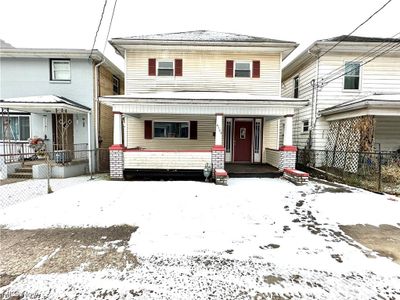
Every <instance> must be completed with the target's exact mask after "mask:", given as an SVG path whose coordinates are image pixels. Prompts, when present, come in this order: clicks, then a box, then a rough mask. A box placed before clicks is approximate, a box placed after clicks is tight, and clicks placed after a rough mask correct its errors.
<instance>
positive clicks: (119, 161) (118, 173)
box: [109, 112, 125, 180]
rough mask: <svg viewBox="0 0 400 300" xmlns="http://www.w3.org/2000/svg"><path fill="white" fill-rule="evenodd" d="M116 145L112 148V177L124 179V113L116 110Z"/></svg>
mask: <svg viewBox="0 0 400 300" xmlns="http://www.w3.org/2000/svg"><path fill="white" fill-rule="evenodd" d="M113 141H114V145H112V146H111V147H110V148H109V150H110V178H111V179H114V180H122V179H123V178H124V151H125V147H124V145H122V113H120V112H114V137H113Z"/></svg>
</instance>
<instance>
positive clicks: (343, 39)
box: [320, 0, 392, 57]
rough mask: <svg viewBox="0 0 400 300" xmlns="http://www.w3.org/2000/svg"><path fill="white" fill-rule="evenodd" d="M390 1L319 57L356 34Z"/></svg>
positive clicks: (390, 0)
mask: <svg viewBox="0 0 400 300" xmlns="http://www.w3.org/2000/svg"><path fill="white" fill-rule="evenodd" d="M390 2H392V0H389V1H387V2H386V3H385V4H384V5H383V6H381V7H380V8H379V9H378V10H377V11H375V12H374V13H373V14H372V15H370V16H369V17H368V18H367V19H366V20H365V21H364V22H362V23H361V24H360V25H358V26H357V27H356V28H355V29H354V30H353V31H352V32H350V33H349V34H347V35H346V36H344V38H342V39H340V40H339V41H338V42H337V43H336V44H334V45H333V46H332V47H331V48H329V49H328V50H327V51H325V52H324V53H323V54H322V55H320V57H322V56H324V55H325V54H327V53H328V52H330V51H331V50H332V49H333V48H335V47H336V46H337V45H339V44H340V43H341V42H343V41H345V40H346V39H347V38H348V37H349V36H351V35H352V34H353V33H354V32H356V31H357V30H358V29H359V28H360V27H361V26H363V25H364V24H365V23H367V22H368V21H369V20H371V19H372V18H373V17H374V16H375V15H376V14H377V13H379V12H380V11H381V10H382V9H384V8H385V7H386V5H388V4H389V3H390Z"/></svg>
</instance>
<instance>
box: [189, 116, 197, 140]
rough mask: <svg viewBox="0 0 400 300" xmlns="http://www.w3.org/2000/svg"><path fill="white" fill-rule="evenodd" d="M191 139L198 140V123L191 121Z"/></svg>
mask: <svg viewBox="0 0 400 300" xmlns="http://www.w3.org/2000/svg"><path fill="white" fill-rule="evenodd" d="M190 139H191V140H197V121H190Z"/></svg>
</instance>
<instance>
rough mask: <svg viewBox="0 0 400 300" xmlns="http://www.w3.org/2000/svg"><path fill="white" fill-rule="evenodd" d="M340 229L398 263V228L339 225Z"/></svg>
mask: <svg viewBox="0 0 400 300" xmlns="http://www.w3.org/2000/svg"><path fill="white" fill-rule="evenodd" d="M340 229H341V230H343V231H344V233H345V234H346V235H348V236H350V237H351V238H352V239H354V240H355V241H357V242H359V243H360V244H362V245H364V246H365V247H367V248H370V249H372V250H374V251H376V252H378V253H379V254H380V255H382V256H386V257H391V258H393V261H394V262H396V263H398V264H400V228H398V227H395V226H392V225H379V227H377V226H372V225H368V224H367V225H362V224H357V225H341V226H340Z"/></svg>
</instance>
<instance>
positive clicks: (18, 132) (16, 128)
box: [0, 115, 30, 141]
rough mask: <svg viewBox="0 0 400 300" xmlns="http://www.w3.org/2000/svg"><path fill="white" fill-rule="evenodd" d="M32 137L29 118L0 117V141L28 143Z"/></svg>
mask: <svg viewBox="0 0 400 300" xmlns="http://www.w3.org/2000/svg"><path fill="white" fill-rule="evenodd" d="M29 137H30V125H29V116H15V115H14V116H10V117H4V120H3V117H1V116H0V140H8V139H10V140H15V141H26V140H27V139H29Z"/></svg>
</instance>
